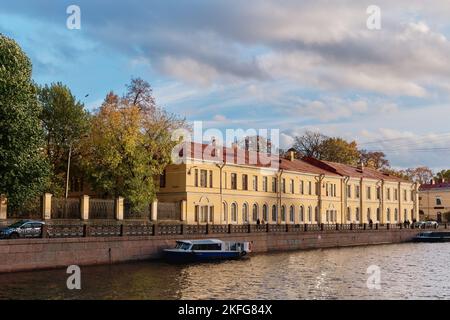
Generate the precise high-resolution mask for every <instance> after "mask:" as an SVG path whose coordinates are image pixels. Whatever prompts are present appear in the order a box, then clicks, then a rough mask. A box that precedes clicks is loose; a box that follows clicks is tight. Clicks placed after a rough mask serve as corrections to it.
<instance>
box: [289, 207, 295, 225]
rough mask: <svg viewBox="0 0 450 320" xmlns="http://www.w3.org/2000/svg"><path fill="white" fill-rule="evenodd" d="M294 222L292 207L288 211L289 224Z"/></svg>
mask: <svg viewBox="0 0 450 320" xmlns="http://www.w3.org/2000/svg"><path fill="white" fill-rule="evenodd" d="M294 220H295V209H294V206H291V208H290V209H289V222H291V223H294Z"/></svg>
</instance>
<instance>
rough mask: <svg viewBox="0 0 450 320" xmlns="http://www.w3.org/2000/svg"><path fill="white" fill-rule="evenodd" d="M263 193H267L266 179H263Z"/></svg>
mask: <svg viewBox="0 0 450 320" xmlns="http://www.w3.org/2000/svg"><path fill="white" fill-rule="evenodd" d="M263 191H264V192H267V177H263Z"/></svg>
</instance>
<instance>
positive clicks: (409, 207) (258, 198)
mask: <svg viewBox="0 0 450 320" xmlns="http://www.w3.org/2000/svg"><path fill="white" fill-rule="evenodd" d="M232 174H234V175H236V189H234V188H232ZM202 175H203V179H202ZM244 175H246V176H247V189H245V188H244V186H243V180H244ZM205 176H206V178H205ZM211 177H212V181H211ZM254 177H256V179H257V183H256V186H257V190H255V188H254V184H253V179H254ZM265 178H266V179H267V191H266V190H265V189H264V187H263V184H264V183H263V181H264V179H265ZM273 179H277V180H276V186H277V190H276V192H274V191H273V189H272V184H273V181H274V180H273ZM196 180H197V183H196ZM202 180H203V185H202ZM283 180H284V181H285V182H284V183H285V188H284V191H283V190H282V189H283V188H282V185H283ZM291 183H293V192H292V190H291ZM316 184H317V185H320V187H318V188H316ZM301 185H302V186H303V192H301ZM348 185H350V186H351V192H350V197H347V186H348ZM310 186H311V190H310ZM357 187H359V197H356V188H357ZM416 187H417V186H416V185H415V184H412V183H398V182H391V181H384V182H383V181H381V180H370V179H365V178H363V179H360V178H349V179H346V178H345V177H342V176H339V175H335V174H332V173H330V175H319V174H311V173H302V172H296V171H286V170H284V171H282V170H281V171H279V170H270V169H261V168H258V167H255V166H244V165H231V164H227V165H226V166H224V167H223V168H220V167H218V166H217V165H216V164H215V163H212V162H207V161H204V162H200V161H198V162H195V163H187V164H183V165H171V166H169V167H168V168H167V170H166V185H165V187H162V188H160V191H159V193H158V201H160V202H161V201H164V202H170V201H183V200H184V201H186V207H185V212H182V215H183V217H185V218H184V219H182V220H183V221H185V222H186V223H188V224H196V223H200V224H206V223H214V224H243V223H252V224H254V223H257V219H259V220H260V222H268V223H279V224H283V223H314V224H315V223H350V222H353V223H355V222H360V223H368V222H369V221H370V220H372V222H373V223H377V222H379V223H386V222H390V223H394V222H401V221H404V220H405V210H406V220H409V221H412V220H414V219H416V220H418V198H417V190H416V189H415V188H416ZM368 188H370V197H369V189H368ZM377 188H380V192H379V197H377ZM388 190H389V191H388ZM404 192H406V199H405V198H404V195H405V194H404ZM254 205H256V213H257V215H256V216H255V217H256V218H257V219H253V207H254ZM274 206H275V208H276V215H275V218H276V219H273V214H272V213H273V207H274ZM291 207H293V218H294V219H293V220H291ZM234 208H236V216H235V215H234V214H232V213H233V211H234ZM264 208H267V216H264V215H263V209H264ZM283 208H284V215H283V214H282V212H283ZM302 208H303V215H301V212H302V211H301V210H302ZM348 208H350V216H349V215H348V210H349V209H348ZM357 210H359V219H357ZM378 210H379V213H378V214H377V212H378ZM388 210H389V211H388ZM316 212H317V214H316ZM369 214H370V215H369ZM245 217H247V219H245ZM283 217H284V219H283ZM234 218H235V219H234ZM302 218H303V219H302ZM388 218H389V219H388Z"/></svg>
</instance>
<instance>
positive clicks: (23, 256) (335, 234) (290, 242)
mask: <svg viewBox="0 0 450 320" xmlns="http://www.w3.org/2000/svg"><path fill="white" fill-rule="evenodd" d="M419 232H420V231H419V230H418V229H391V230H341V231H310V232H292V233H291V232H280V233H276V232H273V233H272V232H271V233H242V234H217V235H211V234H209V235H208V234H205V235H163V236H159V235H156V236H121V237H85V238H70V239H48V238H47V239H46V238H44V239H30V240H28V239H24V240H2V241H0V272H17V271H26V270H37V269H47V268H59V267H67V266H69V265H73V264H75V265H80V266H81V265H94V264H110V263H118V262H125V261H133V260H145V259H158V258H160V255H161V250H162V249H164V248H168V247H173V246H174V245H175V241H176V240H178V239H186V238H190V239H201V238H217V239H222V240H239V241H251V242H252V243H253V252H255V253H263V252H271V251H287V250H302V249H318V248H333V247H344V246H360V245H372V244H383V243H400V242H406V241H410V240H411V239H412V238H413V237H414V236H415V235H416V234H417V233H419Z"/></svg>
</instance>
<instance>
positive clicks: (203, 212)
mask: <svg viewBox="0 0 450 320" xmlns="http://www.w3.org/2000/svg"><path fill="white" fill-rule="evenodd" d="M200 221H201V222H208V206H202V207H201V212H200Z"/></svg>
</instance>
